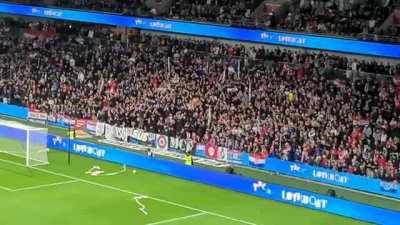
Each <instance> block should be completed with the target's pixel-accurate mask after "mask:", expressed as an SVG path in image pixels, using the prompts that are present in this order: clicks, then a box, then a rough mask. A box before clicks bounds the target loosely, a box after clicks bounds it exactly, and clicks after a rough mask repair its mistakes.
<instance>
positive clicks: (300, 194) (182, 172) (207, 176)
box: [48, 135, 400, 225]
mask: <svg viewBox="0 0 400 225" xmlns="http://www.w3.org/2000/svg"><path fill="white" fill-rule="evenodd" d="M48 147H49V148H52V149H57V150H61V151H68V150H69V149H70V150H71V152H72V153H74V154H79V155H82V156H86V157H91V158H95V159H100V160H107V161H112V162H116V163H120V164H125V165H127V166H132V167H137V168H141V169H145V170H149V171H153V172H157V173H161V174H165V175H170V176H174V177H178V178H182V179H186V180H190V181H194V182H199V183H203V184H207V185H212V186H216V187H221V188H224V189H228V190H232V191H237V192H241V193H245V194H250V195H254V196H257V197H261V198H265V199H270V200H275V201H280V202H284V203H288V204H292V205H296V206H302V207H306V208H310V209H314V210H319V211H323V212H327V213H333V214H337V215H341V216H346V217H351V218H354V219H358V220H363V221H368V222H373V223H377V224H385V225H395V224H398V223H397V222H398V218H400V212H399V211H393V210H388V209H383V208H378V207H374V206H370V205H364V204H360V203H355V202H351V201H347V200H343V199H337V198H332V197H328V196H324V195H319V194H315V193H311V192H307V191H302V190H297V189H294V188H288V187H285V186H281V185H275V184H268V183H264V182H262V181H257V180H253V179H250V178H247V177H242V176H237V175H230V174H226V173H222V172H218V171H213V170H208V169H203V168H197V167H191V166H186V165H184V164H183V163H177V162H172V161H167V160H161V159H155V158H152V157H147V156H145V155H141V154H137V153H133V152H127V151H124V150H121V149H118V148H111V147H106V146H101V145H97V144H93V143H87V142H83V141H77V140H69V139H67V138H63V137H59V136H54V135H49V136H48Z"/></svg>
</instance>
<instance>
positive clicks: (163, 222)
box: [146, 212, 207, 225]
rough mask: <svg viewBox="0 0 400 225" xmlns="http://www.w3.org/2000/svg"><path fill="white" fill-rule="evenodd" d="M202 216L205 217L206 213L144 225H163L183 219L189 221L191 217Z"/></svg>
mask: <svg viewBox="0 0 400 225" xmlns="http://www.w3.org/2000/svg"><path fill="white" fill-rule="evenodd" d="M202 215H207V213H206V212H201V213H196V214H192V215H189V216H181V217H176V218H172V219H168V220H162V221H158V222H155V223H148V224H146V225H156V224H165V223H170V222H175V221H178V220H185V219H189V218H193V217H197V216H202Z"/></svg>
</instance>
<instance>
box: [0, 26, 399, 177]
mask: <svg viewBox="0 0 400 225" xmlns="http://www.w3.org/2000/svg"><path fill="white" fill-rule="evenodd" d="M3 29H5V28H3ZM0 30H2V29H0ZM82 32H83V31H82ZM105 34H106V35H104V36H105V37H106V38H105V39H99V40H93V39H91V38H81V39H79V38H77V37H73V36H72V37H71V36H69V38H64V37H63V36H62V35H61V36H60V37H58V38H57V37H55V38H54V39H38V38H33V39H27V38H20V37H14V36H12V35H11V34H7V33H6V34H5V36H2V37H0V43H1V44H0V46H3V48H2V49H4V51H3V53H2V54H1V55H0V62H1V64H0V65H7V66H2V67H1V66H0V68H1V70H0V71H3V73H1V74H2V75H1V80H0V98H1V99H3V102H8V103H12V104H19V105H25V106H29V107H30V108H32V109H36V110H39V111H43V112H47V113H49V114H63V115H67V116H70V117H74V118H84V119H93V120H99V121H103V122H106V123H109V124H113V125H118V126H126V127H135V128H138V129H144V130H146V131H149V132H154V133H161V134H165V135H169V136H178V137H183V138H188V137H190V138H193V139H194V140H195V141H196V142H200V143H208V142H211V143H213V144H215V145H218V146H223V147H227V148H230V149H237V150H243V151H248V152H265V153H266V154H267V153H268V155H270V156H271V157H278V158H280V159H283V160H291V161H300V162H303V163H308V164H311V165H316V166H321V167H326V168H333V169H335V170H338V171H343V172H349V173H354V174H360V175H367V176H370V177H375V178H381V179H384V180H390V181H393V180H398V179H399V173H398V172H399V167H398V166H399V147H400V146H399V137H400V120H399V111H398V106H399V105H400V103H399V99H400V92H399V90H400V82H399V79H398V77H397V76H398V75H399V74H398V72H399V71H398V68H399V65H389V64H387V65H382V66H380V64H378V63H370V62H366V61H355V62H357V63H356V64H357V66H356V68H354V69H356V70H358V71H364V70H366V72H372V73H377V72H379V73H384V74H386V75H387V76H388V77H386V78H387V79H379V77H375V79H365V78H363V77H358V76H353V75H352V77H350V79H349V78H347V77H346V76H340V75H335V74H334V76H332V75H331V73H330V71H331V70H333V71H336V70H337V69H345V70H346V69H349V68H351V67H350V66H351V65H352V64H353V60H352V59H350V58H346V57H339V56H333V55H329V54H326V53H303V52H300V51H289V50H282V49H274V50H270V49H265V48H246V47H245V46H243V45H240V44H237V45H230V44H224V43H221V42H217V41H204V40H201V41H199V40H190V39H189V40H188V39H186V40H185V39H176V38H171V37H168V36H157V35H151V36H149V35H143V36H142V38H140V41H135V42H131V43H128V44H126V43H122V42H121V41H119V40H117V39H115V38H116V37H115V36H112V35H110V33H108V32H105ZM82 36H87V35H82ZM210 53H211V54H210ZM239 64H240V65H241V66H240V68H239ZM369 65H373V66H369ZM339 74H340V73H339ZM377 76H383V75H377ZM396 106H397V107H396Z"/></svg>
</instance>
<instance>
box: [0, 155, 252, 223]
mask: <svg viewBox="0 0 400 225" xmlns="http://www.w3.org/2000/svg"><path fill="white" fill-rule="evenodd" d="M0 161H1V162H6V163H10V164H13V165H17V166H23V167H25V165H23V164H20V163H16V162H13V161H9V160H4V159H0ZM29 168H31V169H34V170H37V171H41V172H45V173H49V174H53V175H56V176H61V177H66V178H69V179H71V180H77V181H81V182H83V183H88V184H92V185H95V186H99V187H103V188H107V189H110V190H114V191H119V192H123V193H127V194H131V195H139V196H146V198H148V199H153V200H155V201H159V202H164V203H167V204H170V205H175V206H179V207H181V208H186V209H191V210H193V211H198V212H201V213H205V214H210V215H214V216H217V217H221V218H224V219H227V220H231V221H235V222H239V223H243V224H248V225H257V224H255V223H252V222H248V221H245V220H241V219H235V218H233V217H229V216H225V215H222V214H219V213H214V212H210V211H206V210H202V209H198V208H194V207H190V206H187V205H183V204H179V203H175V202H171V201H168V200H164V199H160V198H155V197H150V196H148V195H142V194H139V193H136V192H132V191H128V190H124V189H121V188H117V187H113V186H110V185H105V184H100V183H96V182H92V181H89V180H85V179H82V178H78V177H73V176H69V175H66V174H62V173H57V172H53V171H50V170H46V169H42V168H37V167H29Z"/></svg>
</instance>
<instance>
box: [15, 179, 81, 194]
mask: <svg viewBox="0 0 400 225" xmlns="http://www.w3.org/2000/svg"><path fill="white" fill-rule="evenodd" d="M76 182H79V180H68V181H62V182H57V183H51V184H43V185H36V186H31V187H24V188H18V189H14V190H12V192H16V191H27V190H35V189H41V188H46V187H54V186H59V185H64V184H71V183H76Z"/></svg>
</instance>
